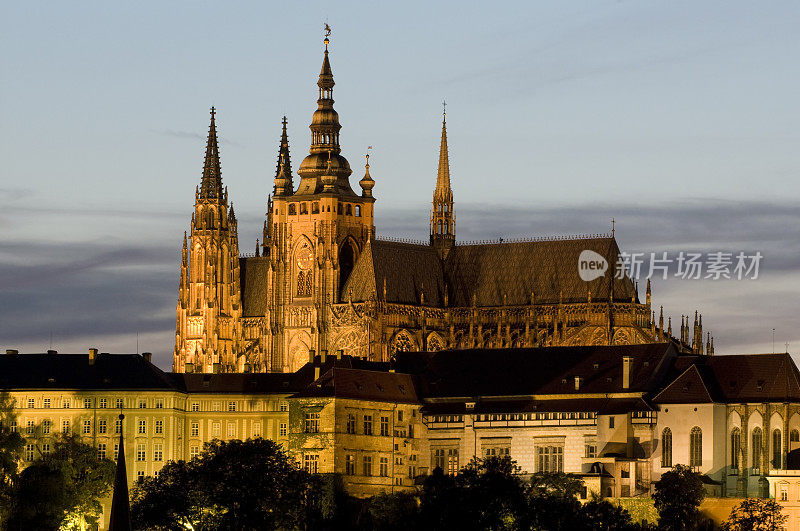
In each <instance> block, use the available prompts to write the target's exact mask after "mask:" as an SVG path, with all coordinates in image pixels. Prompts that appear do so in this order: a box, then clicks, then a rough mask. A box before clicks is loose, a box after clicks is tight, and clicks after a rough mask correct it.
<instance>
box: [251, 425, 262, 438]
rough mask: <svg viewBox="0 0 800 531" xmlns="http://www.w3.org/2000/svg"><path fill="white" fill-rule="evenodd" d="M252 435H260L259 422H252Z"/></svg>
mask: <svg viewBox="0 0 800 531" xmlns="http://www.w3.org/2000/svg"><path fill="white" fill-rule="evenodd" d="M253 437H256V438H258V437H261V423H260V422H254V423H253Z"/></svg>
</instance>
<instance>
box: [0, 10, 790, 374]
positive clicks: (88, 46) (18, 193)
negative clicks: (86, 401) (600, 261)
mask: <svg viewBox="0 0 800 531" xmlns="http://www.w3.org/2000/svg"><path fill="white" fill-rule="evenodd" d="M326 21H327V22H328V23H329V24H330V25H331V27H332V29H333V34H332V36H331V45H330V52H331V62H332V66H333V72H334V76H335V79H336V88H335V90H334V97H335V99H336V104H335V107H336V109H337V111H338V112H339V115H340V120H341V123H342V126H343V128H342V132H341V143H342V147H343V154H344V155H345V156H346V157H347V158H348V160H349V161H350V163H351V166H352V167H353V169H354V173H353V176H351V182H352V183H353V185H354V186H355V184H356V183H357V181H358V179H360V177H361V176H362V175H363V162H364V158H363V156H364V154H365V152H366V149H367V146H373V150H372V157H371V159H370V174H371V175H372V177H373V178H374V179H375V181H376V186H375V189H374V194H375V196H376V198H377V203H376V207H375V208H376V214H375V216H376V225H377V231H378V233H379V235H385V236H397V237H409V238H418V239H424V238H426V237H427V231H428V212H429V208H430V200H431V194H432V191H433V187H434V184H435V180H436V165H437V162H438V149H439V138H440V134H441V120H442V115H441V111H442V101H443V100H446V101H447V128H448V142H449V148H450V153H449V155H450V169H451V178H452V183H453V190H454V195H455V201H456V214H457V227H456V232H457V239H458V240H477V239H497V238H500V237H502V238H506V239H508V238H522V237H540V236H559V235H569V234H582V233H599V232H608V231H609V230H610V229H611V219H612V218H613V219H614V220H615V234H616V237H617V241H618V242H619V245H620V247H621V248H622V249H623V250H625V251H626V252H629V253H637V252H641V253H644V255H645V256H649V255H650V253H658V255H659V256H660V255H661V253H664V252H667V253H668V256H669V257H670V258H673V257H676V256H678V254H679V253H680V252H682V251H683V252H685V253H688V252H698V253H701V254H702V255H703V256H708V253H714V252H730V253H734V254H735V253H738V252H745V253H746V254H747V255H748V256H752V255H754V254H755V253H761V255H762V256H763V259H762V260H761V261H760V268H759V274H758V277H757V278H755V279H753V278H745V279H743V280H737V279H735V278H734V279H724V278H723V279H718V280H715V279H713V278H709V279H705V278H703V279H699V280H690V279H684V278H681V277H676V276H675V275H674V274H673V272H672V271H671V272H670V274H669V278H667V279H662V278H660V277H659V278H657V279H654V280H653V303H654V307H655V308H658V307H659V306H663V307H664V312H665V316H672V318H673V328H674V329H675V328H677V327H678V323H679V321H680V316H681V315H682V314H691V315H693V314H694V311H695V310H698V311H699V312H701V313H702V315H703V324H704V328H705V330H707V331H708V330H710V331H711V332H712V334H713V335H714V338H715V347H716V353H717V354H735V353H751V352H772V351H773V350H775V351H784V350H786V349H787V346H786V345H787V343H788V350H789V351H790V352H791V353H792V354H793V355H794V354H796V353H797V352H798V347H800V326H798V325H800V322H799V321H800V317H798V316H800V208H799V206H800V178H798V177H800V150H798V149H797V146H798V145H800V131H799V130H798V128H797V126H796V123H797V118H798V104H797V94H798V93H800V62H799V61H797V57H798V51H800V50H798V48H799V47H798V44H799V43H800V40H798V37H797V31H796V28H797V27H798V26H800V4H798V3H797V2H783V1H775V2H767V3H763V2H761V3H753V2H744V1H704V2H696V1H673V2H656V1H653V2H644V1H602V0H595V1H587V2H522V1H520V2H492V3H490V4H487V3H485V2H481V3H478V2H474V3H465V2H460V3H454V2H450V3H445V2H436V3H433V2H414V1H406V2H369V3H367V2H364V3H350V2H280V3H278V2H275V3H272V2H242V1H233V2H224V3H222V2H188V1H187V2H163V1H158V2H148V1H142V2H135V3H129V2H107V1H85V2H54V1H53V2H36V1H31V2H4V3H2V4H0V82H1V85H0V86H1V87H2V88H1V89H0V113H1V114H2V117H3V118H2V120H0V157H2V160H3V164H2V165H0V176H2V177H1V178H0V344H2V345H0V347H2V346H3V345H4V346H5V348H17V349H19V350H20V351H21V352H43V351H44V350H46V349H48V348H51V346H52V348H55V349H57V350H59V351H61V352H86V351H87V349H88V348H89V347H97V348H100V350H101V351H107V352H136V351H137V350H138V351H139V352H141V351H152V352H153V353H154V360H155V361H156V362H157V363H158V364H159V365H160V366H161V367H163V368H169V366H170V364H171V352H172V348H173V345H174V331H175V304H176V300H177V283H178V273H179V270H178V266H179V263H180V246H181V243H182V237H183V231H185V230H187V229H188V228H189V221H190V216H191V212H192V206H193V201H194V195H193V194H194V188H195V186H196V185H197V184H198V183H199V182H200V177H201V171H202V163H203V154H204V149H205V135H206V132H207V127H208V110H209V107H211V106H212V105H214V106H216V108H217V124H218V130H219V135H220V138H221V145H220V151H221V160H222V176H223V182H224V184H225V185H226V186H227V187H228V190H229V198H230V199H231V200H232V201H233V202H234V204H235V205H236V206H235V208H236V213H237V217H238V218H239V241H240V248H241V249H242V250H243V251H244V252H252V249H254V248H255V240H256V238H257V237H259V235H260V231H261V226H262V223H263V219H264V212H265V210H266V200H267V195H268V194H269V192H270V191H271V188H272V179H273V177H274V173H275V167H276V160H277V149H278V140H279V136H280V127H281V126H280V122H281V117H282V116H283V115H284V114H285V115H286V116H287V119H288V121H289V139H290V144H291V148H292V160H293V166H294V168H295V169H296V168H297V167H298V166H299V163H300V161H301V160H302V157H303V156H304V155H305V154H306V153H307V150H308V145H309V143H310V132H309V130H308V125H309V123H310V120H311V115H312V113H313V111H314V109H315V108H316V98H317V87H316V80H317V75H318V73H319V68H320V65H321V60H322V38H323V31H322V28H323V25H324V23H325V22H326ZM642 282H644V281H642ZM773 329H774V334H773ZM773 336H774V343H773Z"/></svg>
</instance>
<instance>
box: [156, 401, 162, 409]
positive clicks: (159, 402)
mask: <svg viewBox="0 0 800 531" xmlns="http://www.w3.org/2000/svg"><path fill="white" fill-rule="evenodd" d="M156 409H164V399H163V398H156Z"/></svg>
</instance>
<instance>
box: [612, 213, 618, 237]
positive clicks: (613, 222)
mask: <svg viewBox="0 0 800 531" xmlns="http://www.w3.org/2000/svg"><path fill="white" fill-rule="evenodd" d="M616 223H617V222H616V221H615V220H614V218H611V237H612V238H613V237H614V226H615V224H616Z"/></svg>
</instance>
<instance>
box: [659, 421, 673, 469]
mask: <svg viewBox="0 0 800 531" xmlns="http://www.w3.org/2000/svg"><path fill="white" fill-rule="evenodd" d="M671 467H672V430H671V429H669V428H664V431H662V432H661V468H671Z"/></svg>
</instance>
